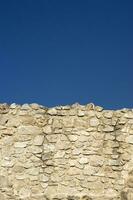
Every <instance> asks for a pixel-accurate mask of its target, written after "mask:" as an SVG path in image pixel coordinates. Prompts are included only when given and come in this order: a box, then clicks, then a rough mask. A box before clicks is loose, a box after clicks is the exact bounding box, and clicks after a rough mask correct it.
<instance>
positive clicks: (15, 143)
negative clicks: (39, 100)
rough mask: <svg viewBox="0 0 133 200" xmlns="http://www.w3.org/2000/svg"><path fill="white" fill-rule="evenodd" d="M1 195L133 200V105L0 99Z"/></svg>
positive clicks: (19, 199)
mask: <svg viewBox="0 0 133 200" xmlns="http://www.w3.org/2000/svg"><path fill="white" fill-rule="evenodd" d="M0 200H133V109H122V110H116V111H113V110H104V109H103V108H102V107H100V106H95V105H94V104H92V103H91V104H88V105H85V106H83V105H79V104H74V105H70V106H69V105H67V106H58V107H54V108H46V107H43V106H41V105H38V104H35V103H34V104H24V105H22V106H20V105H17V104H15V103H13V104H11V105H7V104H0Z"/></svg>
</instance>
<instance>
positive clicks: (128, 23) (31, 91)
mask: <svg viewBox="0 0 133 200" xmlns="http://www.w3.org/2000/svg"><path fill="white" fill-rule="evenodd" d="M132 10H133V2H132V1H129V0H126V1H124V0H111V1H107V0H100V1H99V0H94V1H89V0H84V1H82V0H63V1H62V0H56V1H55V0H20V1H18V0H12V1H11V0H1V1H0V102H1V103H3V102H7V103H13V102H16V103H20V104H23V103H33V102H36V103H39V104H42V105H44V106H48V107H51V106H55V105H65V104H72V103H75V102H79V103H80V104H87V103H90V102H94V104H96V105H101V106H103V107H104V108H106V109H118V108H124V107H127V108H132V107H133V56H132V54H133V12H132Z"/></svg>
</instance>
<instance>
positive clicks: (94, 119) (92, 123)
mask: <svg viewBox="0 0 133 200" xmlns="http://www.w3.org/2000/svg"><path fill="white" fill-rule="evenodd" d="M99 124H100V122H99V120H98V119H97V118H96V117H93V118H91V119H90V126H92V127H93V126H98V125H99Z"/></svg>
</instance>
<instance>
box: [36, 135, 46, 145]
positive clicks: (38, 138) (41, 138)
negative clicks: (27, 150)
mask: <svg viewBox="0 0 133 200" xmlns="http://www.w3.org/2000/svg"><path fill="white" fill-rule="evenodd" d="M43 141H44V136H43V135H37V136H36V137H35V138H34V140H33V144H34V145H36V146H41V145H42V144H43Z"/></svg>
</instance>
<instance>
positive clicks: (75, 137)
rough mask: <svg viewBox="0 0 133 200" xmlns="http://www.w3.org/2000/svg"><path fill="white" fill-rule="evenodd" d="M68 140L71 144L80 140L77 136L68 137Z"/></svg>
mask: <svg viewBox="0 0 133 200" xmlns="http://www.w3.org/2000/svg"><path fill="white" fill-rule="evenodd" d="M68 138H69V140H70V141H71V142H75V141H76V140H77V139H78V137H77V135H68Z"/></svg>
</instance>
